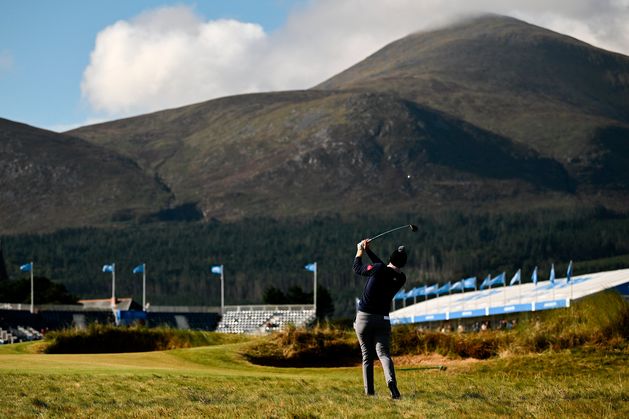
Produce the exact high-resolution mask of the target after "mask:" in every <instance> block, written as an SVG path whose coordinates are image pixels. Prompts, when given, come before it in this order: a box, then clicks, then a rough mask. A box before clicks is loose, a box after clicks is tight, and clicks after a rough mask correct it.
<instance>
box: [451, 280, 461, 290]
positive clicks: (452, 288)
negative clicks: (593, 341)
mask: <svg viewBox="0 0 629 419" xmlns="http://www.w3.org/2000/svg"><path fill="white" fill-rule="evenodd" d="M456 290H463V280H460V281H458V282H455V283H454V284H452V286H451V287H450V291H456Z"/></svg>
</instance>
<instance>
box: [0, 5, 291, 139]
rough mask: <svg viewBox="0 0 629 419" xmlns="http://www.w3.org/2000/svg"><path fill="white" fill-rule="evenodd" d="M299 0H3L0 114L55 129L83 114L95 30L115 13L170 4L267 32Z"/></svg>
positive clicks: (127, 15)
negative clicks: (83, 86)
mask: <svg viewBox="0 0 629 419" xmlns="http://www.w3.org/2000/svg"><path fill="white" fill-rule="evenodd" d="M299 3H300V2H299V1H297V0H229V1H198V2H189V1H178V2H174V3H173V2H170V3H169V2H164V1H153V0H133V1H129V0H109V1H85V0H72V1H69V0H60V1H41V0H39V1H33V0H19V1H6V2H3V3H2V4H1V5H0V56H1V57H4V59H0V62H2V63H4V64H0V92H1V93H0V117H2V118H7V119H11V120H16V121H20V122H25V123H28V124H31V125H35V126H39V127H49V128H54V127H58V126H63V125H66V124H69V125H71V124H74V123H77V122H80V121H83V120H87V119H88V118H89V116H90V115H91V114H92V112H91V110H90V108H89V105H88V104H86V103H84V101H83V100H82V99H81V79H82V76H83V71H84V70H85V68H86V66H87V65H88V64H89V61H90V52H91V50H92V49H93V47H94V42H95V40H96V35H97V34H98V33H99V32H100V31H101V30H102V29H103V28H105V27H106V26H108V25H111V24H113V23H114V22H116V21H118V20H121V19H122V20H124V19H131V18H133V17H134V16H137V15H139V14H140V13H141V12H143V11H146V10H150V9H154V8H157V7H160V6H164V5H168V4H177V5H189V6H191V7H192V8H194V10H195V11H196V12H197V13H199V14H200V15H201V16H204V17H206V18H207V19H220V18H232V19H236V20H240V21H243V22H257V23H259V24H260V25H262V26H263V27H264V28H265V30H267V31H269V32H272V31H273V30H275V29H276V28H277V27H279V26H280V25H282V24H283V22H284V21H285V19H286V16H287V15H288V13H289V11H290V10H291V9H292V8H294V7H295V6H296V5H298V4H299Z"/></svg>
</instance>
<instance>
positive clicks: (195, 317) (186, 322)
mask: <svg viewBox="0 0 629 419" xmlns="http://www.w3.org/2000/svg"><path fill="white" fill-rule="evenodd" d="M146 314H147V318H146V321H147V325H148V326H149V327H157V326H166V327H173V328H178V329H194V330H210V331H212V330H216V326H217V324H218V320H219V315H218V313H163V312H150V311H149V312H148V313H146Z"/></svg>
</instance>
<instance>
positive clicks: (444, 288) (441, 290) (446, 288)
mask: <svg viewBox="0 0 629 419" xmlns="http://www.w3.org/2000/svg"><path fill="white" fill-rule="evenodd" d="M448 291H450V283H449V282H448V283H447V284H443V285H442V286H441V287H439V289H438V290H437V292H436V294H437V295H441V294H446V293H447V292H448Z"/></svg>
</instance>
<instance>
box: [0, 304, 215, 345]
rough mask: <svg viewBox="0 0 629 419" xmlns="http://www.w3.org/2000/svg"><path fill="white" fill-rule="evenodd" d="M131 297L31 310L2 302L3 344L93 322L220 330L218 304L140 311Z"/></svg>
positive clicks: (0, 329)
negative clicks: (217, 328) (112, 301)
mask: <svg viewBox="0 0 629 419" xmlns="http://www.w3.org/2000/svg"><path fill="white" fill-rule="evenodd" d="M139 307H140V305H139V304H137V303H135V302H134V301H132V300H131V299H130V298H119V299H117V300H116V309H115V310H114V309H112V308H111V299H100V300H83V301H82V303H81V304H76V305H41V306H35V310H34V312H33V313H31V312H30V305H29V304H10V303H0V344H6V343H17V342H23V341H27V340H36V339H42V338H43V335H44V334H45V332H46V331H48V330H58V329H65V328H79V329H83V328H86V327H87V326H88V325H89V324H91V323H100V324H114V323H116V324H119V325H130V324H133V323H135V322H140V323H142V324H145V325H146V326H148V327H157V326H166V327H173V328H177V329H194V330H209V331H213V330H216V327H217V325H218V322H219V320H220V314H219V311H220V310H219V308H218V307H195V306H153V307H150V311H141V310H138V308H139Z"/></svg>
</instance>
